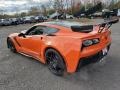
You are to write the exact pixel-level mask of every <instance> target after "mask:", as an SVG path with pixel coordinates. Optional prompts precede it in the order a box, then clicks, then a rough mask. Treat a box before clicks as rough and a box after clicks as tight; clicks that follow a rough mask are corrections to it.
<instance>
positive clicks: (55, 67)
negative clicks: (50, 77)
mask: <svg viewBox="0 0 120 90" xmlns="http://www.w3.org/2000/svg"><path fill="white" fill-rule="evenodd" d="M45 58H46V62H47V65H48V69H49V70H50V71H51V72H52V73H53V74H55V75H57V76H63V75H64V73H65V63H64V60H63V58H62V56H61V55H60V54H59V53H58V52H57V51H56V50H54V49H48V50H47V51H46V52H45Z"/></svg>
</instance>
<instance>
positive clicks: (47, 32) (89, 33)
mask: <svg viewBox="0 0 120 90" xmlns="http://www.w3.org/2000/svg"><path fill="white" fill-rule="evenodd" d="M117 21H118V20H112V21H109V22H105V23H101V24H98V25H87V24H83V23H78V22H69V21H51V22H44V23H40V24H36V25H34V26H32V27H31V28H30V29H28V30H24V31H22V32H21V33H13V34H10V35H9V36H8V38H7V45H8V48H9V49H10V50H11V51H13V52H18V53H20V54H23V55H26V56H30V57H33V58H35V59H37V60H39V61H40V62H42V63H44V64H47V66H48V68H49V70H50V71H51V72H52V73H53V74H55V75H64V72H65V71H67V72H69V73H73V72H75V71H77V70H78V67H81V66H82V65H83V62H84V61H87V62H89V61H99V60H101V59H102V58H103V57H104V56H106V55H107V53H108V51H109V49H110V44H111V37H110V35H111V32H110V30H109V28H110V26H111V25H112V24H113V23H116V22H117Z"/></svg>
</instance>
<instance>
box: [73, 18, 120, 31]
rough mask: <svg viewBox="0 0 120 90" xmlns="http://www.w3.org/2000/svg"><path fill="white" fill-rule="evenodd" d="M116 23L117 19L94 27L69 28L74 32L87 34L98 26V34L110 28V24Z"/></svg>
mask: <svg viewBox="0 0 120 90" xmlns="http://www.w3.org/2000/svg"><path fill="white" fill-rule="evenodd" d="M117 22H119V19H113V20H109V21H106V22H103V23H100V24H96V25H83V26H79V25H74V26H71V29H72V31H74V32H83V33H89V32H91V31H92V30H93V28H94V26H99V30H98V33H101V32H102V31H103V30H104V29H106V30H108V29H109V28H110V27H111V26H112V24H115V23H117Z"/></svg>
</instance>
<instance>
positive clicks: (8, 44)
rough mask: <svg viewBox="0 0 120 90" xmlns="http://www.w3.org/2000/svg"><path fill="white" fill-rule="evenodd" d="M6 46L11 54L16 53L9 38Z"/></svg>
mask: <svg viewBox="0 0 120 90" xmlns="http://www.w3.org/2000/svg"><path fill="white" fill-rule="evenodd" d="M7 46H8V48H9V49H10V50H11V51H12V52H13V53H16V52H17V51H16V48H15V45H14V43H13V42H12V40H11V39H10V38H8V39H7Z"/></svg>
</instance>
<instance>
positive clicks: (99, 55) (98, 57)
mask: <svg viewBox="0 0 120 90" xmlns="http://www.w3.org/2000/svg"><path fill="white" fill-rule="evenodd" d="M110 46H111V44H109V45H108V46H107V50H108V51H109V49H110ZM107 54H108V52H107V53H106V54H104V55H103V51H102V50H101V51H99V52H98V53H96V54H94V55H91V56H88V57H84V58H81V59H80V60H79V63H78V67H77V69H76V71H79V69H80V68H81V67H82V66H85V65H87V64H90V63H96V62H98V61H100V60H101V59H102V58H104V57H105V56H106V55H107Z"/></svg>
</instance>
